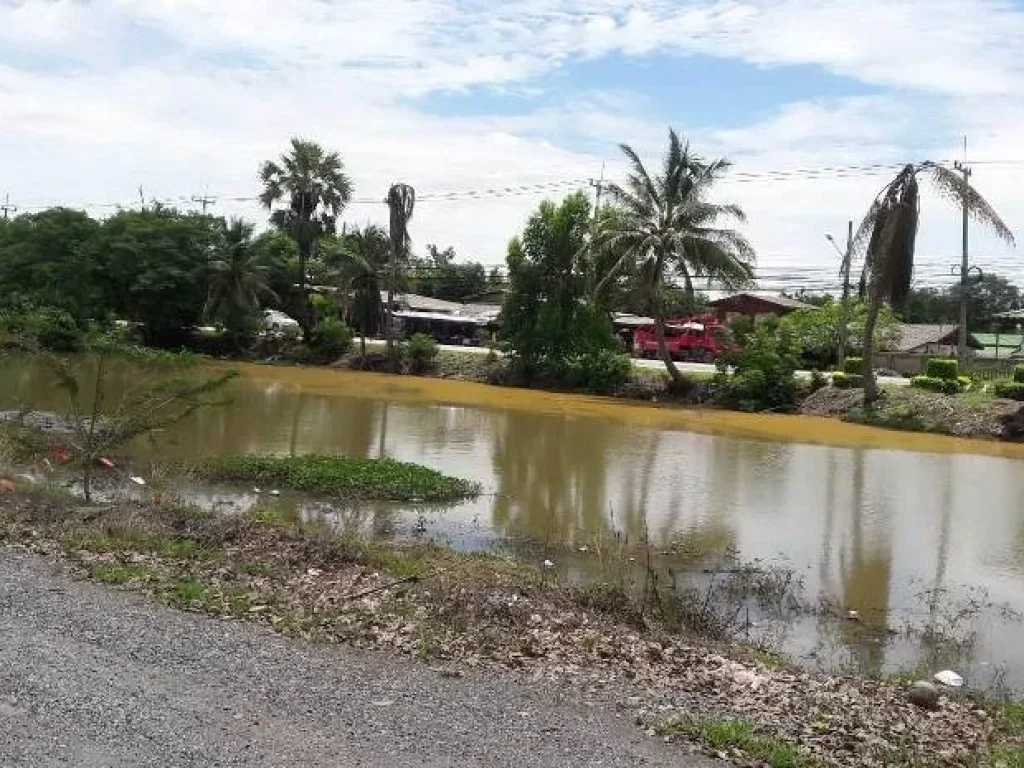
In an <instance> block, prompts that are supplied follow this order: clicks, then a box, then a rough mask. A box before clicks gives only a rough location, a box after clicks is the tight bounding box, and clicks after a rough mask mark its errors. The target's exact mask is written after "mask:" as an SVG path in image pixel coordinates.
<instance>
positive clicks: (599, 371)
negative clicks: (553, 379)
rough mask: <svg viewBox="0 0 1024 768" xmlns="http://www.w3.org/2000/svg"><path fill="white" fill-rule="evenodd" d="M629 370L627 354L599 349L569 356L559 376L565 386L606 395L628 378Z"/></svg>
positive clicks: (629, 363) (630, 365)
mask: <svg viewBox="0 0 1024 768" xmlns="http://www.w3.org/2000/svg"><path fill="white" fill-rule="evenodd" d="M631 370H632V363H631V362H630V359H629V356H628V355H626V354H623V353H621V352H615V351H613V350H610V349H600V350H597V351H596V352H586V353H584V354H582V355H575V356H573V357H570V358H569V359H568V360H566V362H565V367H564V369H563V370H562V372H561V377H560V378H561V381H562V383H563V384H564V385H565V386H567V387H571V388H573V389H585V390H587V391H588V392H594V393H596V394H601V395H607V394H611V393H612V392H614V391H615V390H617V389H618V388H619V387H621V386H623V385H624V384H625V383H626V382H627V381H628V380H629V374H630V371H631Z"/></svg>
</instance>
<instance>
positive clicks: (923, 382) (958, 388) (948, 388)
mask: <svg viewBox="0 0 1024 768" xmlns="http://www.w3.org/2000/svg"><path fill="white" fill-rule="evenodd" d="M910 386H912V387H916V388H917V389H923V390H925V391H927V392H939V393H941V394H944V395H957V394H960V392H962V391H963V384H961V383H960V382H959V381H958V380H957V379H941V378H938V377H935V376H915V377H914V378H912V379H911V380H910Z"/></svg>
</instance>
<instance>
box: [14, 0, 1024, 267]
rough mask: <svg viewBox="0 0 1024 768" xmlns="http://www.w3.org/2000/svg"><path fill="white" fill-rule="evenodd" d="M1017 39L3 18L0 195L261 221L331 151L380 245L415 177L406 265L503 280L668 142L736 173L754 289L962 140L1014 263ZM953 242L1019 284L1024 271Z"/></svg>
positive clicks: (17, 4)
mask: <svg viewBox="0 0 1024 768" xmlns="http://www.w3.org/2000/svg"><path fill="white" fill-rule="evenodd" d="M1022 40H1024V0H828V1H824V0H636V1H635V2H628V1H627V2H622V1H613V0H590V2H578V1H577V0H386V2H382V1H381V0H289V2H287V3H283V2H280V0H246V1H244V2H243V1H242V0H219V1H217V0H146V2H137V0H23V1H22V0H14V1H13V2H12V1H11V0H0V198H2V197H3V195H5V194H9V195H10V199H11V202H12V203H13V204H14V205H17V206H18V207H19V211H20V212H30V211H33V210H38V209H39V208H41V207H45V206H48V205H53V204H62V205H70V206H74V207H82V208H85V209H87V210H89V211H90V213H93V214H95V215H100V216H103V215H109V214H110V213H111V212H113V211H115V210H116V206H117V205H121V206H125V207H128V206H132V205H138V200H139V188H140V187H141V188H142V194H143V196H144V197H145V198H146V199H147V200H150V199H159V200H164V201H169V202H172V203H174V204H177V205H179V206H180V207H185V208H188V207H193V206H195V203H193V202H191V198H192V197H194V196H200V195H204V194H205V195H209V196H211V197H214V198H216V202H215V203H214V204H213V205H212V207H211V208H210V210H211V211H213V212H215V213H218V214H223V215H239V216H243V217H245V218H247V219H249V220H252V221H254V222H259V223H264V222H265V221H266V212H265V211H263V210H261V209H260V208H259V206H258V204H257V203H256V202H254V201H253V200H252V199H248V200H247V199H244V198H253V197H254V196H255V195H256V194H258V192H259V184H258V179H257V171H258V168H259V166H260V164H261V163H262V162H263V161H265V160H267V159H271V158H275V157H276V156H278V155H280V154H281V152H282V151H284V150H285V148H286V146H287V142H288V139H289V138H290V137H292V136H300V137H304V138H309V139H314V140H316V141H318V142H320V143H321V144H323V145H325V146H326V147H328V148H330V149H334V150H337V151H338V152H339V153H340V154H341V156H342V158H343V160H344V162H345V167H346V170H347V172H348V173H349V174H350V175H351V177H352V179H353V181H354V184H355V200H354V202H353V203H352V204H351V205H350V206H349V208H348V210H347V211H346V213H345V220H346V221H348V222H350V223H352V224H354V225H362V224H365V223H370V222H376V223H382V224H383V223H386V220H387V215H386V208H385V206H384V205H383V203H382V202H379V201H383V199H384V195H385V192H386V190H387V188H388V186H389V185H390V184H391V183H393V182H399V181H400V182H405V183H408V184H412V185H413V186H414V187H415V188H416V190H417V193H418V195H419V196H420V202H419V203H418V205H417V207H416V210H415V213H414V217H413V221H412V223H411V225H410V234H411V236H412V238H413V244H414V248H419V249H422V248H423V247H424V246H425V245H426V244H427V243H436V244H438V245H439V246H441V247H445V246H449V245H451V246H454V247H455V249H456V251H457V252H458V253H459V255H460V257H462V258H471V259H476V260H479V261H482V262H484V263H487V264H497V263H502V262H503V261H504V256H505V251H506V246H507V243H508V240H509V239H510V238H511V237H512V236H513V235H515V234H516V233H517V232H519V231H520V230H521V229H522V226H523V224H524V222H525V220H526V218H527V217H528V216H529V214H530V212H531V211H532V210H533V209H534V208H535V207H536V205H537V204H538V203H539V202H540V201H541V200H542V199H544V198H545V197H548V198H554V199H558V198H560V197H561V196H562V195H564V194H566V193H568V192H570V191H572V190H573V189H576V188H583V189H587V190H589V191H592V187H591V186H590V185H589V183H588V180H590V179H596V178H600V177H601V176H602V173H603V176H604V178H605V179H606V180H610V181H616V180H621V179H622V178H623V176H624V174H625V171H626V165H625V163H624V160H623V155H622V153H621V151H620V149H619V144H620V143H627V144H629V145H631V146H633V147H634V148H635V149H636V150H637V151H638V152H639V153H640V154H641V156H642V157H643V158H644V159H645V160H647V161H648V163H649V165H653V166H654V167H657V165H658V164H659V163H660V159H661V156H662V153H663V152H664V149H665V146H666V144H667V131H668V127H669V126H673V127H674V128H676V130H678V131H680V132H681V133H682V134H684V135H685V136H686V138H687V139H688V140H689V141H690V142H691V144H692V146H693V148H694V149H695V150H696V151H697V152H698V153H700V154H703V155H705V156H707V157H727V158H729V159H730V160H731V161H732V162H733V164H734V166H733V170H732V172H731V174H730V176H729V177H728V178H727V179H726V180H725V181H723V182H722V184H721V185H720V187H719V188H718V190H717V191H716V193H715V195H716V197H717V199H719V200H721V201H722V202H735V203H739V204H740V205H741V206H742V207H743V208H744V209H745V211H746V213H747V216H748V221H747V223H746V224H745V225H744V227H743V229H744V232H745V233H746V234H747V236H748V237H749V239H750V240H751V242H752V243H753V245H754V247H755V249H756V250H757V253H758V265H759V272H760V274H761V275H762V276H763V277H764V278H766V280H767V279H774V280H775V281H776V283H778V284H779V286H780V287H798V285H799V284H808V285H810V283H808V282H806V281H807V280H809V279H811V278H813V280H816V281H818V282H820V283H822V284H823V285H824V283H828V282H832V281H833V278H832V275H833V274H834V273H835V271H836V270H837V268H838V266H837V262H838V257H837V256H836V254H835V252H834V251H833V250H832V247H831V246H830V245H829V243H828V242H827V241H826V239H825V237H824V235H825V234H826V233H832V234H833V235H834V236H835V238H836V239H837V240H838V241H839V242H840V243H842V241H843V239H844V238H845V230H846V222H847V220H848V219H859V218H860V217H861V216H863V214H864V212H865V211H866V210H867V208H868V205H869V204H870V202H871V200H872V198H873V197H874V195H875V194H876V193H877V192H878V190H879V189H880V188H881V187H882V186H883V185H884V183H885V181H886V174H889V175H890V176H891V175H893V174H894V172H895V171H894V170H893V169H894V168H895V167H898V164H901V163H904V162H912V161H921V160H937V161H953V160H956V159H962V158H963V157H964V148H963V137H964V136H965V135H966V136H967V137H968V138H967V140H968V144H967V155H966V157H967V158H968V160H969V161H971V162H972V163H974V166H973V168H974V175H973V178H972V181H973V183H974V184H975V186H976V187H977V188H978V189H979V190H980V191H981V192H982V194H984V195H985V196H986V197H987V198H988V199H989V201H990V202H991V203H992V204H993V206H994V207H995V208H996V210H997V211H998V212H999V213H1000V214H1001V215H1002V217H1003V218H1004V220H1005V221H1006V223H1007V224H1008V225H1009V226H1010V227H1011V229H1013V230H1014V231H1015V232H1016V233H1017V234H1018V237H1019V239H1021V240H1022V241H1024V184H1022V183H1021V179H1022V177H1024V55H1022V53H1021V41H1022ZM878 166H882V167H881V168H879V167H878ZM837 168H839V169H843V170H840V171H836V170H816V171H815V172H814V173H806V172H802V173H796V174H794V173H793V171H794V170H800V171H803V170H804V169H837ZM523 187H525V189H524V188H523ZM508 189H512V192H511V193H510V192H508V191H506V190H508ZM487 190H498V191H497V192H494V191H491V192H488V191H487ZM447 192H457V193H460V194H457V195H451V196H449V197H447V198H446V199H437V198H436V197H435V199H431V196H432V195H437V194H439V193H447ZM232 198H242V199H232ZM971 241H972V263H975V264H977V265H978V266H979V267H980V268H981V269H983V270H984V271H986V272H997V273H1000V274H1004V275H1007V276H1009V277H1011V278H1014V279H1017V280H1020V282H1021V283H1024V268H1021V267H1020V266H1019V265H1020V263H1021V256H1024V253H1019V252H1018V251H1017V250H1013V249H1010V248H1008V247H1007V246H1005V245H1003V244H1002V243H1001V242H999V241H996V240H995V239H994V238H992V237H991V236H990V235H987V234H986V233H985V232H984V231H983V230H982V229H981V228H980V227H974V228H972V230H971ZM1020 248H1021V249H1024V242H1022V243H1021V245H1020ZM918 253H919V267H918V278H919V280H920V281H921V282H922V283H925V282H929V281H930V282H934V281H936V280H945V281H949V280H951V279H952V278H950V277H949V276H948V275H949V270H950V266H951V265H953V264H954V263H958V261H959V258H960V217H959V213H958V211H957V209H956V208H955V206H953V205H952V204H950V203H949V202H946V201H944V200H942V199H940V198H937V197H936V196H935V195H933V194H931V193H929V192H927V191H926V192H925V196H924V198H923V201H922V221H921V234H920V238H919V248H918ZM780 281H781V282H780ZM801 281H804V282H801ZM811 287H814V286H813V285H812V286H811Z"/></svg>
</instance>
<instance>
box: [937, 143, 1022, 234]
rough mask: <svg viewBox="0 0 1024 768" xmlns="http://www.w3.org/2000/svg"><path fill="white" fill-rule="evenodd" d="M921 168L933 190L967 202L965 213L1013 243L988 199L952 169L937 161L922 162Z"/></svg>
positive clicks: (949, 197)
mask: <svg viewBox="0 0 1024 768" xmlns="http://www.w3.org/2000/svg"><path fill="white" fill-rule="evenodd" d="M921 170H923V171H926V172H927V173H928V177H929V179H930V181H931V183H932V186H933V187H935V191H936V192H938V193H939V194H940V195H941V196H943V197H945V198H947V199H949V200H952V201H953V202H955V203H957V204H958V205H963V204H964V202H966V203H967V214H968V215H969V216H970V217H971V218H973V219H974V220H975V221H977V222H978V223H979V224H985V225H986V226H988V228H989V229H991V230H992V231H993V232H994V233H995V234H996V236H997V237H999V238H1000V239H1001V240H1003V241H1005V242H1007V243H1009V244H1011V245H1013V244H1014V238H1013V233H1012V232H1011V231H1010V228H1009V227H1007V226H1006V224H1005V223H1004V222H1003V220H1002V219H1001V218H1000V217H999V214H998V213H996V212H995V209H993V208H992V206H991V205H989V202H988V200H986V199H985V198H984V197H982V196H981V194H980V193H979V192H978V191H977V190H976V189H975V188H974V187H972V186H971V184H970V183H969V182H967V181H965V180H964V178H963V177H962V176H961V175H960V174H959V173H958V172H957V171H954V170H951V169H949V168H946V167H944V166H942V165H939V164H938V163H923V164H922V166H921Z"/></svg>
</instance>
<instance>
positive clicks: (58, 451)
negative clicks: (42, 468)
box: [50, 443, 71, 462]
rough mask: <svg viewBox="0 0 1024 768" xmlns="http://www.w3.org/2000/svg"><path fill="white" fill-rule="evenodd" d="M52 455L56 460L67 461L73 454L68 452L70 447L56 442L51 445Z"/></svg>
mask: <svg viewBox="0 0 1024 768" xmlns="http://www.w3.org/2000/svg"><path fill="white" fill-rule="evenodd" d="M50 457H51V458H53V459H55V460H56V461H59V462H65V461H68V460H70V459H71V454H70V453H68V449H67V448H65V447H64V446H63V445H57V444H56V443H54V444H53V445H51V446H50Z"/></svg>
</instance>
